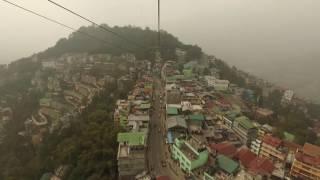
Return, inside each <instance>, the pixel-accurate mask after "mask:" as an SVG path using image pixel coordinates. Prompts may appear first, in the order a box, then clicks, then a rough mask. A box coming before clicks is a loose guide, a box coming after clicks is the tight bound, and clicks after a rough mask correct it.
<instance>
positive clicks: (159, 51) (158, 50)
mask: <svg viewBox="0 0 320 180" xmlns="http://www.w3.org/2000/svg"><path fill="white" fill-rule="evenodd" d="M160 40H161V32H160V0H158V48H157V51H156V61H158V62H160V61H161V41H160Z"/></svg>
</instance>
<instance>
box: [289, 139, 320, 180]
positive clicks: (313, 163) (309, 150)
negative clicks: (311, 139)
mask: <svg viewBox="0 0 320 180" xmlns="http://www.w3.org/2000/svg"><path fill="white" fill-rule="evenodd" d="M290 174H291V176H293V177H296V178H301V179H310V180H317V179H320V147H319V146H315V145H312V144H309V143H306V144H304V146H303V148H302V149H298V150H297V152H296V154H295V158H294V160H293V164H292V167H291V171H290Z"/></svg>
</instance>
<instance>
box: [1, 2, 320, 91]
mask: <svg viewBox="0 0 320 180" xmlns="http://www.w3.org/2000/svg"><path fill="white" fill-rule="evenodd" d="M12 1H13V2H15V3H18V4H20V5H22V6H25V7H27V8H30V9H32V10H35V11H37V12H39V13H42V14H44V15H47V16H49V17H52V18H55V19H57V20H59V21H62V22H63V23H65V24H68V25H70V26H73V27H76V28H77V27H80V26H81V25H89V24H88V23H86V22H85V21H82V20H80V19H79V18H77V17H75V16H73V15H71V14H68V13H66V12H65V11H63V10H61V9H59V8H57V7H55V6H54V5H52V4H50V3H49V2H48V1H46V0H12ZM56 2H58V3H61V4H63V5H65V6H67V7H70V8H72V9H74V10H75V11H77V12H79V13H80V14H82V15H84V16H87V17H89V18H91V19H93V20H95V21H96V22H98V23H107V24H109V25H128V24H132V25H137V26H142V27H145V26H149V27H151V28H155V27H156V15H157V6H156V5H157V0H91V1H89V0H56ZM161 3H162V7H161V8H162V13H161V14H162V21H161V23H162V27H163V29H165V30H167V31H169V32H170V33H173V34H174V35H176V36H178V37H179V38H180V39H181V40H182V41H183V42H187V43H196V44H198V45H200V46H201V47H202V48H203V49H204V50H205V51H206V52H207V53H209V54H214V55H216V56H217V57H220V58H222V59H224V60H226V61H228V62H230V63H232V64H236V65H238V66H239V67H240V68H243V69H245V70H247V71H249V72H253V73H255V74H258V75H260V76H262V77H266V78H268V79H273V80H275V81H278V82H284V83H286V84H287V85H289V86H294V87H295V88H299V87H300V88H301V86H311V84H312V83H313V84H318V85H319V87H320V80H319V78H313V79H312V81H310V77H311V76H315V77H319V76H320V73H318V72H317V71H319V70H318V68H319V67H320V63H319V61H320V51H319V47H320V11H319V9H320V1H319V0H161ZM0 20H1V23H0V30H1V35H0V62H2V63H6V62H10V61H12V60H15V59H17V58H20V57H22V56H29V55H31V54H32V53H33V52H38V51H41V50H44V49H46V48H47V47H49V46H52V45H54V44H55V42H56V41H57V40H58V39H59V38H61V37H66V36H67V35H68V34H69V33H70V31H68V30H66V29H64V28H63V27H60V26H57V25H55V24H52V23H50V22H47V21H45V20H42V19H41V18H39V17H36V16H34V15H32V14H28V13H26V12H23V11H21V10H20V9H17V8H15V7H12V6H11V5H8V4H7V3H5V2H3V1H2V0H0ZM278 76H279V77H278ZM295 79H299V82H304V81H307V82H306V83H305V84H304V85H301V83H299V84H297V83H296V84H295V82H296V81H295ZM311 87H313V85H312V86H311ZM313 91H316V90H315V89H314V88H313Z"/></svg>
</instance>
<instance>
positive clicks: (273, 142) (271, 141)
mask: <svg viewBox="0 0 320 180" xmlns="http://www.w3.org/2000/svg"><path fill="white" fill-rule="evenodd" d="M262 141H263V142H264V143H266V144H268V145H270V146H273V147H276V148H277V147H279V146H280V145H281V143H282V141H281V139H279V138H276V137H273V136H270V135H265V136H264V137H263V140H262Z"/></svg>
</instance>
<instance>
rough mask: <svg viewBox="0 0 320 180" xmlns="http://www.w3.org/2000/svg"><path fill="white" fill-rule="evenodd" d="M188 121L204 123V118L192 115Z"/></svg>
mask: <svg viewBox="0 0 320 180" xmlns="http://www.w3.org/2000/svg"><path fill="white" fill-rule="evenodd" d="M189 120H191V121H204V120H205V117H204V115H203V114H192V115H189Z"/></svg>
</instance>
